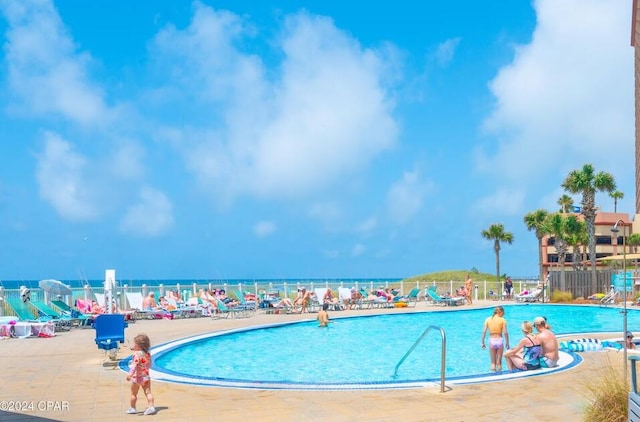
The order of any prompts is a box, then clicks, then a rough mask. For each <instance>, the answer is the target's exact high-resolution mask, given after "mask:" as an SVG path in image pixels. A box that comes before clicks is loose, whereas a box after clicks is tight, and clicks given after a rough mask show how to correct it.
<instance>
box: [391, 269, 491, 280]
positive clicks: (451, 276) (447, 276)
mask: <svg viewBox="0 0 640 422" xmlns="http://www.w3.org/2000/svg"><path fill="white" fill-rule="evenodd" d="M467 274H469V276H470V277H471V278H472V279H473V281H474V282H477V281H484V280H486V281H494V280H495V279H496V275H495V274H488V273H481V272H478V271H477V270H449V271H439V272H436V273H427V274H421V275H416V276H413V277H409V278H405V279H404V280H402V281H403V282H405V283H415V282H416V281H426V282H430V281H451V280H453V281H459V282H460V283H464V280H465V279H466V278H467ZM502 279H503V278H502V277H500V280H502Z"/></svg>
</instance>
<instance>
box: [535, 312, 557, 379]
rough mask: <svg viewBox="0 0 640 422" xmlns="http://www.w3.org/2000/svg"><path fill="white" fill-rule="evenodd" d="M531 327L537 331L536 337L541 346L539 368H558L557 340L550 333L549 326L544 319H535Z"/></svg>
mask: <svg viewBox="0 0 640 422" xmlns="http://www.w3.org/2000/svg"><path fill="white" fill-rule="evenodd" d="M533 326H534V327H536V330H538V334H537V335H536V337H537V338H538V340H540V344H541V345H542V356H541V357H540V367H541V368H554V367H556V366H558V360H559V359H560V355H559V354H558V339H557V338H556V335H555V334H553V332H552V331H551V326H549V324H547V319H546V318H545V317H536V319H534V320H533Z"/></svg>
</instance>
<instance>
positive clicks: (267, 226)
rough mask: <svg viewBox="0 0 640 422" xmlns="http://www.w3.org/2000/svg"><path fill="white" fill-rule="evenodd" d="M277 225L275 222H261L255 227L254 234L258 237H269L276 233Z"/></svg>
mask: <svg viewBox="0 0 640 422" xmlns="http://www.w3.org/2000/svg"><path fill="white" fill-rule="evenodd" d="M276 228H277V227H276V224H275V223H274V222H273V221H260V222H258V223H256V224H255V225H254V226H253V233H254V234H255V235H256V236H257V237H267V236H269V235H271V234H273V233H274V232H275V231H276Z"/></svg>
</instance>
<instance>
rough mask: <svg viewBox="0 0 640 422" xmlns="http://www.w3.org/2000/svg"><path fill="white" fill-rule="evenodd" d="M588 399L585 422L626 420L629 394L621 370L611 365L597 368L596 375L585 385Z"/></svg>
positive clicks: (621, 421)
mask: <svg viewBox="0 0 640 422" xmlns="http://www.w3.org/2000/svg"><path fill="white" fill-rule="evenodd" d="M585 387H586V390H587V392H586V393H585V395H586V396H587V399H588V400H589V403H588V404H587V407H586V409H585V412H584V420H585V421H586V422H600V421H609V422H618V421H619V422H623V421H626V420H627V413H628V411H629V401H628V400H629V396H628V393H627V392H628V389H627V386H626V384H625V380H624V378H623V376H622V372H621V371H620V370H619V369H618V368H614V367H613V366H612V365H611V361H608V362H607V365H603V366H602V367H600V368H598V376H596V377H594V378H592V379H591V380H589V382H588V383H587V384H586V385H585Z"/></svg>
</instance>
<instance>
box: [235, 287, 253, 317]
mask: <svg viewBox="0 0 640 422" xmlns="http://www.w3.org/2000/svg"><path fill="white" fill-rule="evenodd" d="M235 295H236V298H237V300H238V302H239V303H240V305H239V306H241V307H243V308H244V309H245V310H246V311H247V312H256V311H257V306H256V301H255V300H247V299H246V298H245V297H244V294H243V293H242V292H241V291H240V290H237V291H236V292H235Z"/></svg>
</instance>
